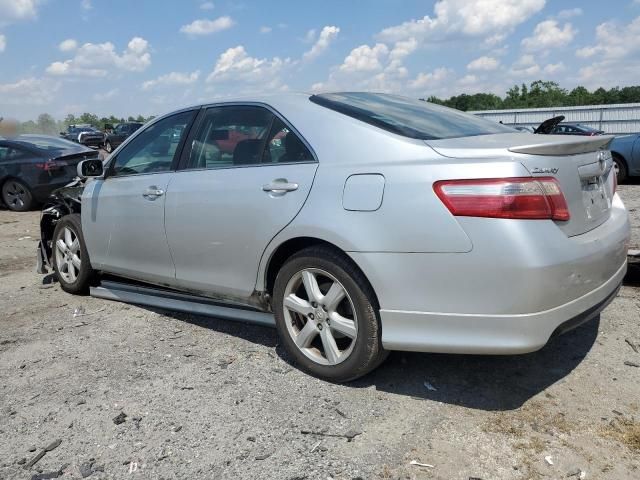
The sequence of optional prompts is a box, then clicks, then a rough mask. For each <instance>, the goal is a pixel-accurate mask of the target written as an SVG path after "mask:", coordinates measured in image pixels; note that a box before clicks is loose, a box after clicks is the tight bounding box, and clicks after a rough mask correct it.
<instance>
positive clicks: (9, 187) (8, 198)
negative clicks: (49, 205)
mask: <svg viewBox="0 0 640 480" xmlns="http://www.w3.org/2000/svg"><path fill="white" fill-rule="evenodd" d="M27 195H28V193H27V190H26V188H25V187H24V185H22V184H21V183H20V182H14V181H12V180H9V181H8V182H7V183H6V184H5V187H4V197H5V198H4V201H5V203H6V204H7V206H8V207H9V208H13V209H20V208H23V207H24V205H25V202H26V200H27Z"/></svg>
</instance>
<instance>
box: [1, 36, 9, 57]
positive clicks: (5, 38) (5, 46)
mask: <svg viewBox="0 0 640 480" xmlns="http://www.w3.org/2000/svg"><path fill="white" fill-rule="evenodd" d="M6 48H7V37H5V36H4V35H0V53H2V52H4V51H5V49H6Z"/></svg>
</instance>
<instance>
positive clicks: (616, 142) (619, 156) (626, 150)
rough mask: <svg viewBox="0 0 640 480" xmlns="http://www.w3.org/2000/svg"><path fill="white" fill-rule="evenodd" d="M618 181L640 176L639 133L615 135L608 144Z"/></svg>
mask: <svg viewBox="0 0 640 480" xmlns="http://www.w3.org/2000/svg"><path fill="white" fill-rule="evenodd" d="M609 150H611V154H612V155H613V160H614V162H615V168H616V173H617V174H618V182H619V183H622V182H623V181H625V180H626V179H627V178H628V177H639V176H640V133H633V134H631V135H622V136H619V137H616V138H614V139H613V140H612V142H611V143H610V144H609Z"/></svg>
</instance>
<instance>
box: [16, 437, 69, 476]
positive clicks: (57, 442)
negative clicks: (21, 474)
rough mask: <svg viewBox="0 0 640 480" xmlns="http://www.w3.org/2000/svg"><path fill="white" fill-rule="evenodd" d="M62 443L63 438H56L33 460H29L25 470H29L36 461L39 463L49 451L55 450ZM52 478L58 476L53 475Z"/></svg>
mask: <svg viewBox="0 0 640 480" xmlns="http://www.w3.org/2000/svg"><path fill="white" fill-rule="evenodd" d="M61 443H62V440H60V439H58V440H54V441H53V442H51V443H50V444H49V445H47V446H46V447H44V448H43V449H42V450H40V452H39V453H38V454H37V455H36V456H35V457H33V458H32V459H31V460H29V461H28V462H27V464H26V465H25V466H24V467H23V468H24V469H25V470H29V469H30V468H31V467H33V466H34V465H35V464H36V463H38V462H39V461H40V460H42V457H44V456H45V455H46V454H47V452H51V451H52V450H55V449H56V448H58V447H59V446H60V444H61ZM51 478H56V477H51Z"/></svg>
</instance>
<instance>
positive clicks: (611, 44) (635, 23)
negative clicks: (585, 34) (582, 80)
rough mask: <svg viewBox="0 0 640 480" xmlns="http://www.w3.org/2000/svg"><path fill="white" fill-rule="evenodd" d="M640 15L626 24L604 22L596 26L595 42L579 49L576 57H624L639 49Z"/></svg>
mask: <svg viewBox="0 0 640 480" xmlns="http://www.w3.org/2000/svg"><path fill="white" fill-rule="evenodd" d="M638 38H640V17H636V18H635V19H634V20H632V21H631V23H629V24H628V25H626V26H620V25H617V24H616V23H615V22H605V23H602V24H600V25H598V26H597V27H596V41H597V42H596V44H595V45H591V46H588V47H584V48H581V49H579V50H578V51H577V52H576V55H577V56H578V57H582V58H588V57H592V56H594V55H596V54H597V55H598V56H600V57H601V58H603V59H613V58H624V57H626V56H627V55H629V54H630V53H633V52H636V51H640V44H639V43H638Z"/></svg>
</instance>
